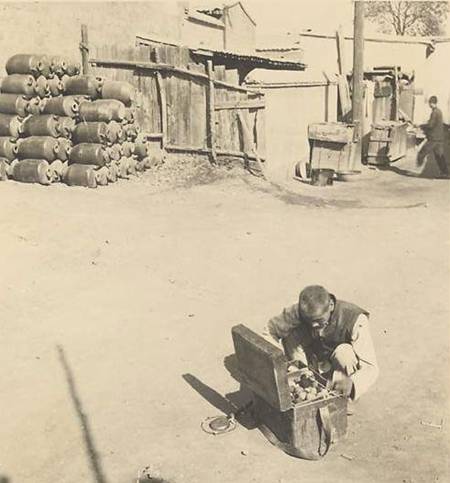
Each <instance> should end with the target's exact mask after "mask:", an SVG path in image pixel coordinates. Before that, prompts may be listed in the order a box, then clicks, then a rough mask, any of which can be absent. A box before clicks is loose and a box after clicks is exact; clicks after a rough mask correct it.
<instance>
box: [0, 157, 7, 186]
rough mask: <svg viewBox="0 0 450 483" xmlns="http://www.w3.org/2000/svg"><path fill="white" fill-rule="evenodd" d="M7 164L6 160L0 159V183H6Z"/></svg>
mask: <svg viewBox="0 0 450 483" xmlns="http://www.w3.org/2000/svg"><path fill="white" fill-rule="evenodd" d="M8 168H9V163H8V160H7V159H6V158H0V181H6V180H7V179H8Z"/></svg>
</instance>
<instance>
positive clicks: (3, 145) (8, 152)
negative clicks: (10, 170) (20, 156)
mask: <svg viewBox="0 0 450 483" xmlns="http://www.w3.org/2000/svg"><path fill="white" fill-rule="evenodd" d="M17 152H18V146H17V143H16V140H15V139H14V138H9V137H0V156H1V157H2V158H6V159H8V160H9V161H12V160H13V159H15V158H17Z"/></svg>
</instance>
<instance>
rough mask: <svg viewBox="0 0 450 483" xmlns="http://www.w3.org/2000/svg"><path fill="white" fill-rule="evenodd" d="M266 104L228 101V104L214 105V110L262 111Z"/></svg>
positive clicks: (251, 101)
mask: <svg viewBox="0 0 450 483" xmlns="http://www.w3.org/2000/svg"><path fill="white" fill-rule="evenodd" d="M265 107H266V103H265V101H264V100H262V101H261V100H259V99H255V100H251V99H250V100H242V101H237V102H236V101H234V102H233V101H228V102H218V103H216V105H215V110H216V111H219V110H222V109H264V108H265Z"/></svg>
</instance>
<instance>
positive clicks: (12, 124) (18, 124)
mask: <svg viewBox="0 0 450 483" xmlns="http://www.w3.org/2000/svg"><path fill="white" fill-rule="evenodd" d="M22 129H23V119H22V118H21V117H19V116H15V115H11V114H0V136H10V137H13V138H18V137H19V135H20V134H21V133H22Z"/></svg>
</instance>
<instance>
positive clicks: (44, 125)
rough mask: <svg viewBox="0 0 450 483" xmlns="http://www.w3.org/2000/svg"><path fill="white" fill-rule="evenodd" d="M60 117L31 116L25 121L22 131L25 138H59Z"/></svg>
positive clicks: (48, 115) (47, 115) (51, 115)
mask: <svg viewBox="0 0 450 483" xmlns="http://www.w3.org/2000/svg"><path fill="white" fill-rule="evenodd" d="M58 119H59V118H58V116H55V115H53V114H43V115H35V116H29V117H27V118H26V119H25V120H24V121H23V127H22V131H23V134H24V135H25V136H53V137H55V138H56V137H58V136H59V130H58V127H59V122H58Z"/></svg>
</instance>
